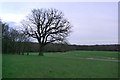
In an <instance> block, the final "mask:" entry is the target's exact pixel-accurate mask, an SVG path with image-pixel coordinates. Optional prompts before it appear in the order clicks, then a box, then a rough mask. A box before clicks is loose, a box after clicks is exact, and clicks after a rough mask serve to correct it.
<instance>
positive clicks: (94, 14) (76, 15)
mask: <svg viewBox="0 0 120 80" xmlns="http://www.w3.org/2000/svg"><path fill="white" fill-rule="evenodd" d="M33 8H56V9H58V10H61V11H62V12H63V13H64V15H65V17H66V18H67V19H68V20H69V21H70V22H71V24H72V25H73V28H72V31H73V32H72V33H71V35H70V36H69V37H68V41H69V42H70V43H71V44H79V45H96V44H115V43H116V44H117V42H118V3H117V2H39V3H38V2H36V3H33V2H31V3H30V2H16V3H15V2H6V3H5V2H4V3H0V18H1V19H2V21H5V22H9V23H11V24H12V25H17V26H18V25H19V23H20V21H21V20H22V19H24V18H25V16H27V15H28V14H29V13H30V11H31V10H32V9H33ZM16 28H18V27H16Z"/></svg>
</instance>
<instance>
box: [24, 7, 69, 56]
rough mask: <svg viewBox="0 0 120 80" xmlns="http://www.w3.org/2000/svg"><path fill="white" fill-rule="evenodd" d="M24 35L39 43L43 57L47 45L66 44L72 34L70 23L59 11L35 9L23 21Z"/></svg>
mask: <svg viewBox="0 0 120 80" xmlns="http://www.w3.org/2000/svg"><path fill="white" fill-rule="evenodd" d="M22 25H23V27H24V30H23V31H24V33H25V34H26V35H28V36H29V37H32V38H35V39H37V40H38V42H39V55H40V56H43V51H44V47H45V45H47V44H49V43H55V42H66V37H67V36H68V35H69V33H70V32H71V31H70V29H71V24H70V22H69V21H68V20H67V19H66V18H64V14H63V13H62V12H61V11H58V10H57V9H52V8H51V9H33V10H32V11H31V13H30V14H29V15H28V16H27V17H26V19H25V20H23V21H22Z"/></svg>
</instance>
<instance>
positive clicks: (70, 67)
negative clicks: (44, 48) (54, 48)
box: [2, 51, 118, 78]
mask: <svg viewBox="0 0 120 80" xmlns="http://www.w3.org/2000/svg"><path fill="white" fill-rule="evenodd" d="M37 55H38V53H30V55H29V56H27V55H26V54H25V55H10V54H3V56H2V58H3V63H2V70H3V72H2V76H3V78H117V77H118V61H116V60H117V59H118V52H110V51H70V52H64V53H45V54H44V56H37ZM109 60H113V61H109Z"/></svg>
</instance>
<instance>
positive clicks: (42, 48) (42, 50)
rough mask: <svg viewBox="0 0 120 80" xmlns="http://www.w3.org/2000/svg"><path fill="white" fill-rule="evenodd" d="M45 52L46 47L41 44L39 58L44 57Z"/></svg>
mask: <svg viewBox="0 0 120 80" xmlns="http://www.w3.org/2000/svg"><path fill="white" fill-rule="evenodd" d="M43 52H44V46H43V45H42V44H39V56H44V55H43Z"/></svg>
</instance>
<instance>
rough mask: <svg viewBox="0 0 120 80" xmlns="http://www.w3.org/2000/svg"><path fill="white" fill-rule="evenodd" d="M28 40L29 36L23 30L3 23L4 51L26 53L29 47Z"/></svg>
mask: <svg viewBox="0 0 120 80" xmlns="http://www.w3.org/2000/svg"><path fill="white" fill-rule="evenodd" d="M27 42H29V38H28V37H27V36H25V35H24V34H23V33H22V32H20V31H18V30H16V29H13V28H10V27H9V25H8V24H7V23H2V53H11V54H16V53H19V54H21V53H24V52H25V51H26V50H28V48H29V47H28V46H27V45H28V44H27Z"/></svg>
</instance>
